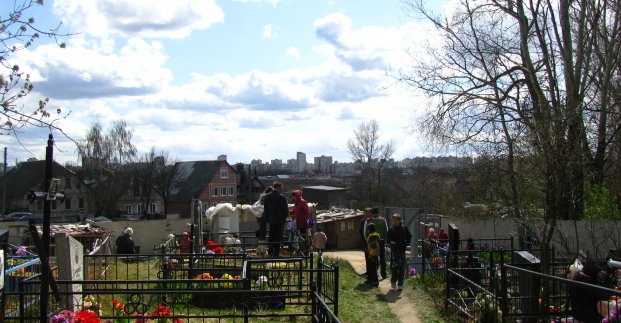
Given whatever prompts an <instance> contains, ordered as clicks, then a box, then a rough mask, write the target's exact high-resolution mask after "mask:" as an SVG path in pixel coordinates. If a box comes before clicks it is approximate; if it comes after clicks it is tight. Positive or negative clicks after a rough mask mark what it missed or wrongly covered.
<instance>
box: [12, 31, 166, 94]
mask: <svg viewBox="0 0 621 323" xmlns="http://www.w3.org/2000/svg"><path fill="white" fill-rule="evenodd" d="M82 45H86V46H73V45H72V46H68V47H67V48H65V49H61V48H59V47H58V46H56V45H42V46H39V47H37V48H36V49H35V50H33V51H21V52H19V53H18V55H16V57H15V59H16V61H18V62H20V65H22V66H24V67H25V68H26V70H28V71H29V73H30V74H31V75H32V81H33V82H34V85H35V90H36V91H38V92H40V93H42V94H43V95H45V96H48V97H50V98H53V99H54V98H55V99H77V98H97V97H115V96H123V95H129V96H138V95H145V94H148V93H155V92H157V91H159V90H160V89H163V88H164V87H166V86H167V83H168V82H169V81H170V80H172V72H171V71H170V70H169V69H168V68H166V67H164V64H165V62H166V60H167V56H166V54H164V49H163V47H162V44H161V43H159V42H156V41H151V42H146V41H144V40H141V39H138V38H132V39H129V40H128V41H127V44H126V45H124V46H122V47H121V48H120V50H119V51H118V52H110V51H109V50H108V49H107V47H106V46H105V45H104V46H103V47H100V46H99V44H98V43H97V42H94V43H91V44H86V43H82Z"/></svg>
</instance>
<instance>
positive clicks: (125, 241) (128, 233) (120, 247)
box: [116, 228, 135, 255]
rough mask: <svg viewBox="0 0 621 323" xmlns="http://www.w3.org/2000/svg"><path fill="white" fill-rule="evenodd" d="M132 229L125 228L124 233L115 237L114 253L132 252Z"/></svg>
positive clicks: (127, 253) (129, 253)
mask: <svg viewBox="0 0 621 323" xmlns="http://www.w3.org/2000/svg"><path fill="white" fill-rule="evenodd" d="M132 234H134V230H132V228H127V229H125V233H123V234H122V235H120V236H119V237H118V238H116V253H117V254H119V255H133V254H134V249H135V248H134V240H133V239H132Z"/></svg>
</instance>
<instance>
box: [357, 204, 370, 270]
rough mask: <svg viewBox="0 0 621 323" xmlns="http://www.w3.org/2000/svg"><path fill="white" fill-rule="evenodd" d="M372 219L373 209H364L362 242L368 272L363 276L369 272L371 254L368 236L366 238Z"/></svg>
mask: <svg viewBox="0 0 621 323" xmlns="http://www.w3.org/2000/svg"><path fill="white" fill-rule="evenodd" d="M370 217H371V208H370V207H368V208H365V209H364V215H363V216H362V219H360V232H359V233H360V241H362V251H363V252H364V263H365V265H366V268H365V269H366V270H367V271H366V272H365V273H364V274H362V276H365V275H366V274H367V272H368V271H369V252H368V250H367V236H366V228H367V219H369V218H370Z"/></svg>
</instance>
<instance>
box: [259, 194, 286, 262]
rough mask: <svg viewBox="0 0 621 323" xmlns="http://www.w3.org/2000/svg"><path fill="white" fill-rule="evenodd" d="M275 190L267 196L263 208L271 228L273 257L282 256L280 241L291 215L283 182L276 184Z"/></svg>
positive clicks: (269, 240)
mask: <svg viewBox="0 0 621 323" xmlns="http://www.w3.org/2000/svg"><path fill="white" fill-rule="evenodd" d="M272 186H273V187H274V190H273V191H272V192H271V193H269V194H267V195H266V196H265V205H264V206H263V207H264V208H263V216H265V217H266V219H267V222H268V223H269V226H270V234H269V239H268V242H269V254H270V256H272V257H278V256H279V255H280V241H281V240H282V229H283V227H284V225H285V220H286V219H287V216H288V215H289V204H288V203H287V198H286V197H285V196H284V195H282V191H283V185H282V183H281V182H274V185H272Z"/></svg>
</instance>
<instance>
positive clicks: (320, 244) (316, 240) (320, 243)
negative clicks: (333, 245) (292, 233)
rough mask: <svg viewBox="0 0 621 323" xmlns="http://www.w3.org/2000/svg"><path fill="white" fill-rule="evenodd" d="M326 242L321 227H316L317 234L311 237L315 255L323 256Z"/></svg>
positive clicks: (326, 238)
mask: <svg viewBox="0 0 621 323" xmlns="http://www.w3.org/2000/svg"><path fill="white" fill-rule="evenodd" d="M327 240H328V237H326V234H325V233H323V232H322V231H321V227H317V232H316V233H315V235H314V236H313V248H315V249H317V255H319V257H321V255H322V254H323V249H325V248H326V241H327Z"/></svg>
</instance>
